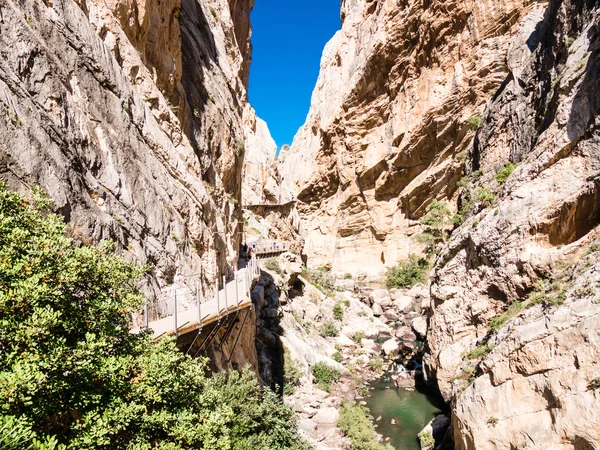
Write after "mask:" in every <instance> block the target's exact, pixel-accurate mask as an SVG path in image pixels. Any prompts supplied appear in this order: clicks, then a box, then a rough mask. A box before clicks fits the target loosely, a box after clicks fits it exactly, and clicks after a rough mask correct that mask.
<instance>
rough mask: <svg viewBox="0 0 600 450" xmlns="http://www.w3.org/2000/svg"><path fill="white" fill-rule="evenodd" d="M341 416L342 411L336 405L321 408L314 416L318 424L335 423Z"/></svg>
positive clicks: (313, 419)
mask: <svg viewBox="0 0 600 450" xmlns="http://www.w3.org/2000/svg"><path fill="white" fill-rule="evenodd" d="M339 418H340V413H339V412H338V410H337V409H335V408H334V407H332V406H330V407H326V408H321V409H320V410H319V412H318V413H317V414H316V415H315V416H314V417H313V418H312V421H314V422H315V423H316V424H317V425H335V424H336V423H337V421H338V419H339Z"/></svg>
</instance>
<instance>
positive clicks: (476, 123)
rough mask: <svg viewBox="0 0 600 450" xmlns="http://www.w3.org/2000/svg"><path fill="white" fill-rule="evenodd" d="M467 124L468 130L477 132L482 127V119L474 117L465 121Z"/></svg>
mask: <svg viewBox="0 0 600 450" xmlns="http://www.w3.org/2000/svg"><path fill="white" fill-rule="evenodd" d="M467 123H468V124H469V128H470V129H471V130H473V131H477V130H479V129H480V128H481V126H482V125H483V119H482V118H481V116H480V115H474V116H473V117H471V118H470V119H469V120H468V121H467Z"/></svg>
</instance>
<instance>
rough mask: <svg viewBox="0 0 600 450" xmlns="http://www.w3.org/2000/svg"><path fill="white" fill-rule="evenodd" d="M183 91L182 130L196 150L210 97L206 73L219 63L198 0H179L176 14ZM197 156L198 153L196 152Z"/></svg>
mask: <svg viewBox="0 0 600 450" xmlns="http://www.w3.org/2000/svg"><path fill="white" fill-rule="evenodd" d="M179 29H180V32H181V60H182V65H183V67H182V78H181V82H182V84H183V91H184V95H185V102H186V104H187V108H186V111H185V114H184V115H182V116H181V117H180V119H181V122H182V125H183V130H184V132H185V134H186V136H187V137H188V139H189V140H190V143H191V144H192V146H193V148H194V150H195V151H196V153H197V154H198V153H199V145H198V142H197V139H196V134H199V131H196V130H199V129H201V128H203V127H205V122H206V119H204V117H203V116H204V112H205V111H206V105H207V104H208V102H209V100H210V99H211V95H210V94H209V92H208V89H207V88H206V86H207V83H206V81H207V76H206V75H207V73H208V72H209V71H210V70H211V66H218V65H219V54H218V51H217V46H216V43H215V37H214V35H213V32H212V30H211V27H210V23H209V21H208V19H207V17H206V15H205V14H204V11H203V10H202V6H201V5H200V2H199V1H198V0H181V10H180V15H179ZM198 156H199V157H200V156H201V155H200V154H198Z"/></svg>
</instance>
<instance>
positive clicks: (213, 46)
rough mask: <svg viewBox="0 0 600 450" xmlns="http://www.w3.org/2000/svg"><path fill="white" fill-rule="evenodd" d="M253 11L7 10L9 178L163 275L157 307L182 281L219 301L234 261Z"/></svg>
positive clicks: (3, 130) (81, 5) (87, 235)
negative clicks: (216, 288)
mask: <svg viewBox="0 0 600 450" xmlns="http://www.w3.org/2000/svg"><path fill="white" fill-rule="evenodd" d="M252 3H253V2H252V1H251V0H239V1H233V0H230V1H229V2H227V1H226V0H208V1H202V2H198V1H195V0H183V1H180V0H167V1H156V0H150V1H146V2H137V3H136V2H135V1H134V2H123V1H120V0H111V1H108V2H97V1H94V0H92V1H88V2H76V1H73V0H66V1H64V2H60V3H56V2H47V1H45V2H44V1H39V0H27V1H24V2H19V3H17V2H13V1H10V0H9V1H7V2H4V3H3V5H2V7H1V9H2V13H1V14H2V15H1V19H0V29H1V32H0V54H1V58H0V109H2V114H0V177H1V179H2V180H4V181H6V182H7V183H8V185H9V187H10V188H12V189H15V190H18V191H20V192H25V191H27V190H28V189H29V188H31V187H33V186H36V185H39V186H41V187H42V188H43V189H45V190H46V191H47V192H48V194H49V196H50V197H51V198H52V199H53V200H54V202H55V204H56V208H57V210H58V212H59V213H60V214H62V215H63V216H64V217H65V219H66V220H67V221H69V223H70V225H71V229H72V233H73V235H74V236H75V237H76V238H78V239H79V240H80V241H84V242H87V241H90V242H97V241H100V240H102V239H113V240H115V241H116V242H117V245H118V249H119V250H120V251H125V252H126V253H128V254H129V255H130V256H131V258H132V259H136V260H139V261H140V262H141V263H144V264H149V265H151V266H153V267H154V269H153V273H152V276H151V277H149V278H148V281H149V284H150V285H149V286H148V290H149V291H150V292H154V293H155V294H157V293H158V292H159V290H160V288H161V286H163V285H164V284H166V283H171V282H172V280H173V278H174V276H175V275H176V273H179V275H180V276H187V275H191V274H194V279H195V280H198V281H199V282H200V285H201V287H202V288H203V289H204V290H205V291H207V290H210V288H209V287H208V286H212V282H213V280H214V279H215V278H216V277H217V276H218V275H219V272H220V273H227V271H228V268H227V266H233V265H234V264H235V262H236V255H235V252H234V249H237V240H238V239H239V237H238V235H237V231H238V223H239V222H238V221H239V218H240V212H241V210H240V208H239V207H238V206H236V202H234V201H233V200H239V198H240V196H241V182H240V179H241V176H240V175H241V170H242V162H243V157H244V132H243V121H242V114H243V110H244V108H245V105H246V91H245V80H246V79H247V74H248V67H249V61H250V48H249V35H250V28H249V19H248V14H249V11H250V9H251V7H252ZM157 297H158V298H160V295H157ZM164 308H165V305H164V304H161V303H160V302H155V303H154V304H152V305H151V308H150V313H151V316H152V317H156V316H157V315H160V314H161V312H162V311H163V310H164ZM152 317H151V318H152Z"/></svg>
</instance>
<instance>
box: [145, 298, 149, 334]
mask: <svg viewBox="0 0 600 450" xmlns="http://www.w3.org/2000/svg"><path fill="white" fill-rule="evenodd" d="M149 323H150V318H149V317H148V297H146V301H145V302H144V324H145V325H146V328H148V324H149Z"/></svg>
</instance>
